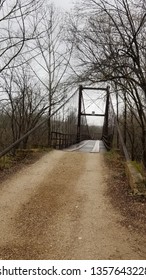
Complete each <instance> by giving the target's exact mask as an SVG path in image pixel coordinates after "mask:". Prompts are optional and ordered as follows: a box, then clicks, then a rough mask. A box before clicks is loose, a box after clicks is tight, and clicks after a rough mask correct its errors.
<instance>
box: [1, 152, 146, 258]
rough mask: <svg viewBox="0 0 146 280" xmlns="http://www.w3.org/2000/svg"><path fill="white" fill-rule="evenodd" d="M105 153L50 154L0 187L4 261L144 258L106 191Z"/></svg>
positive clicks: (139, 243) (138, 239) (137, 238)
mask: <svg viewBox="0 0 146 280" xmlns="http://www.w3.org/2000/svg"><path fill="white" fill-rule="evenodd" d="M107 174H108V169H107V167H105V164H104V160H103V155H102V154H97V153H96V154H94V153H79V152H63V151H52V152H50V153H48V154H46V155H44V156H43V157H42V158H41V159H39V160H38V161H37V162H36V163H34V164H31V165H28V166H27V167H24V168H23V169H21V170H20V171H19V172H17V173H16V174H14V175H13V176H11V177H10V178H9V179H7V180H6V181H4V182H3V183H2V184H1V187H0V259H54V260H55V259H60V260H61V259H63V260H64V259H71V260H72V259H76V260H78V259H145V257H146V250H145V247H144V246H143V241H142V240H141V237H140V236H139V235H138V234H136V233H134V232H133V233H131V232H130V231H128V229H126V228H125V227H122V226H121V221H122V219H123V217H122V215H121V214H120V213H119V212H118V211H116V210H115V208H113V206H112V205H111V203H110V201H109V198H108V196H107V195H106V191H107V188H108V183H107V180H108V175H107Z"/></svg>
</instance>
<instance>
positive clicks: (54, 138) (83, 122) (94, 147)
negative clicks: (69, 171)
mask: <svg viewBox="0 0 146 280" xmlns="http://www.w3.org/2000/svg"><path fill="white" fill-rule="evenodd" d="M93 96H94V97H93ZM87 98H88V100H87ZM87 101H90V103H89V102H87ZM93 105H94V107H93ZM95 107H96V108H95ZM93 108H95V111H93ZM96 109H98V110H97V112H96ZM87 119H88V120H89V119H90V120H91V119H92V122H93V119H94V126H93V128H92V131H91V129H90V128H91V126H92V125H90V124H91V123H92V122H91V121H90V122H89V121H88V120H87ZM48 124H49V133H48V134H47V137H48V138H49V145H50V146H51V147H52V148H54V149H66V148H69V147H71V146H72V145H74V146H73V147H72V148H71V149H72V150H74V149H77V150H81V148H82V147H83V146H84V149H83V148H82V151H84V150H85V151H86V152H87V151H90V152H93V151H96V152H99V151H103V150H104V149H107V150H110V149H111V148H112V147H113V145H116V146H117V147H118V148H119V149H120V150H121V151H122V153H124V155H125V158H126V160H128V159H129V155H128V152H127V150H126V147H125V144H124V141H123V138H122V134H121V132H120V128H119V126H118V122H117V118H116V114H115V112H114V107H113V104H112V99H111V96H110V88H109V87H108V86H107V87H105V88H101V87H99V88H98V87H96V88H94V87H84V86H82V85H80V86H79V89H77V90H75V92H74V93H72V94H71V95H70V96H69V98H67V96H65V97H64V98H62V101H61V102H59V103H57V102H56V103H55V104H53V105H52V108H51V114H50V115H49V116H46V117H44V118H43V120H41V121H40V122H39V123H38V124H37V125H36V126H35V127H33V128H32V129H30V130H28V131H26V133H25V134H24V135H22V136H21V137H20V138H19V139H17V140H16V141H15V142H14V143H12V144H11V145H10V146H9V147H6V148H5V149H4V150H3V151H1V152H0V157H2V156H4V155H6V154H7V153H11V151H13V153H14V151H15V149H17V148H18V147H20V148H21V143H23V141H25V139H26V138H28V137H31V136H32V135H34V137H35V133H36V132H37V131H38V130H39V131H40V134H41V132H42V133H43V131H46V130H47V129H48ZM97 127H98V129H96V128H97ZM94 130H96V131H94ZM85 140H86V141H87V140H88V142H86V143H85V145H83V144H84V143H83V141H85ZM89 140H90V143H89ZM91 140H92V141H91ZM119 140H120V141H119ZM37 141H38V142H37V145H39V141H40V142H41V145H42V146H46V145H47V144H46V143H47V141H46V139H45V140H44V143H43V140H42V137H41V136H40V139H37ZM79 143H81V144H80V146H81V148H79ZM89 146H90V147H89Z"/></svg>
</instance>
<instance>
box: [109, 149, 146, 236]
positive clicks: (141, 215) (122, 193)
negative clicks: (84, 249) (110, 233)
mask: <svg viewBox="0 0 146 280" xmlns="http://www.w3.org/2000/svg"><path fill="white" fill-rule="evenodd" d="M105 163H106V165H107V166H108V168H109V170H110V174H109V179H108V185H109V188H108V191H107V195H108V196H109V197H110V200H111V203H112V205H113V206H114V207H115V208H116V209H118V210H119V211H120V212H121V214H122V215H123V217H124V219H123V222H122V224H123V225H124V226H126V227H128V228H129V229H130V230H134V231H137V232H141V233H145V231H146V198H144V197H142V196H140V197H139V196H135V195H133V194H132V192H131V189H130V187H129V185H128V181H127V178H126V174H125V162H124V160H123V158H122V157H121V156H120V155H119V154H117V153H116V152H114V151H112V152H108V153H106V154H105Z"/></svg>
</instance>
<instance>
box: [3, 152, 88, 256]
mask: <svg viewBox="0 0 146 280" xmlns="http://www.w3.org/2000/svg"><path fill="white" fill-rule="evenodd" d="M54 154H55V156H56V158H57V159H58V154H59V160H58V162H56V164H55V166H54V168H53V169H52V168H51V169H50V168H49V166H48V172H47V174H45V173H44V170H43V169H42V167H41V165H42V164H43V161H42V160H41V162H40V164H39V163H38V165H37V167H36V171H35V173H36V176H37V175H38V176H37V180H38V182H39V178H40V176H41V177H42V178H41V182H39V184H37V187H35V192H34V193H31V194H30V193H29V194H28V195H29V199H28V200H26V201H25V203H22V204H21V199H20V197H19V199H20V205H19V206H20V207H19V208H17V212H15V213H14V216H13V215H11V225H10V226H9V229H10V231H9V234H8V236H6V235H5V232H4V233H3V235H4V236H5V238H4V244H3V245H1V246H0V256H1V258H5V259H42V258H43V255H44V253H45V252H47V257H48V258H55V255H56V256H58V253H57V252H59V251H60V249H61V246H62V245H63V244H64V245H65V247H66V245H67V243H66V242H65V240H66V241H67V240H69V236H70V234H71V231H72V230H75V227H76V224H77V223H78V217H77V216H78V215H79V212H78V215H75V213H74V211H75V209H74V208H73V207H72V200H73V197H74V198H75V192H74V189H75V185H76V183H77V180H78V178H79V176H80V175H81V173H82V172H83V170H84V156H83V155H79V154H77V153H73V154H72V156H70V155H69V153H63V152H59V151H58V152H57V151H54V153H53V156H54ZM60 154H61V158H60ZM47 157H51V155H50V154H48V156H47ZM52 160H54V157H53V158H52ZM49 161H50V160H49ZM53 165H54V164H53ZM34 166H35V165H34ZM39 167H40V168H39ZM29 169H30V170H28V169H26V170H24V171H23V172H24V173H25V172H26V173H27V175H28V173H30V174H29V176H27V184H29V183H28V179H29V178H28V177H31V166H30V167H29ZM49 169H50V170H49ZM45 172H46V169H45ZM19 175H20V174H19ZM20 176H21V175H20ZM38 177H39V178H38ZM25 179H26V178H25ZM21 184H22V183H21ZM31 184H32V181H30V184H29V187H30V188H31ZM33 184H34V182H33ZM35 184H36V182H35ZM25 187H26V188H27V187H28V185H26V182H24V188H25ZM24 192H25V190H24ZM22 197H23V193H22ZM15 199H16V198H15ZM22 200H23V198H22ZM6 212H7V211H6ZM60 213H61V219H62V218H63V220H67V219H70V218H68V217H70V216H71V219H72V222H73V223H72V227H71V229H70V228H67V225H64V234H63V236H60V232H59V229H58V228H57V224H58V221H59V220H60V218H59V216H60ZM8 215H9V214H8ZM5 218H6V219H7V217H6V215H5ZM62 222H63V221H62ZM6 229H7V226H6ZM62 238H64V242H62ZM61 251H62V250H61ZM54 254H55V255H54Z"/></svg>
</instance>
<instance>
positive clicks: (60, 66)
mask: <svg viewBox="0 0 146 280" xmlns="http://www.w3.org/2000/svg"><path fill="white" fill-rule="evenodd" d="M34 25H35V26H37V29H36V31H35V36H36V40H35V43H34V45H33V47H32V48H33V50H34V51H33V54H34V56H33V67H32V66H31V69H33V72H34V73H35V75H36V77H37V78H38V80H39V81H40V83H41V84H42V86H43V88H44V92H45V94H46V96H47V102H48V106H49V109H48V115H51V111H52V108H53V107H54V106H55V105H57V104H59V103H60V102H61V101H62V100H63V98H64V84H65V80H66V76H67V69H68V66H69V61H70V58H71V53H72V45H71V46H70V48H69V47H68V46H67V45H66V44H65V42H64V41H63V35H64V27H63V15H61V14H60V12H59V11H58V10H57V9H56V8H55V6H54V5H53V4H49V5H46V6H44V7H43V9H41V10H40V12H39V13H37V15H36V18H35V19H34ZM40 33H41V36H40ZM50 135H51V123H50V119H49V120H48V144H49V145H50Z"/></svg>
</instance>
